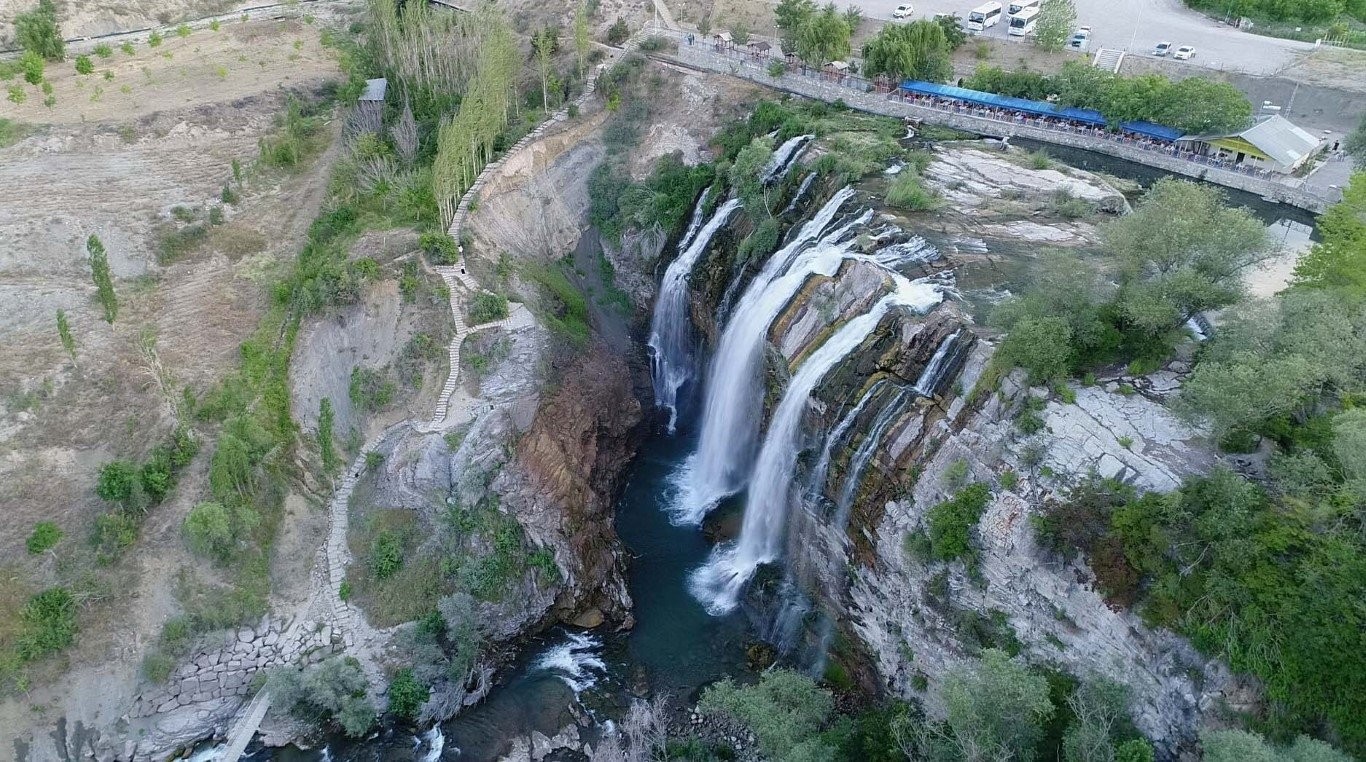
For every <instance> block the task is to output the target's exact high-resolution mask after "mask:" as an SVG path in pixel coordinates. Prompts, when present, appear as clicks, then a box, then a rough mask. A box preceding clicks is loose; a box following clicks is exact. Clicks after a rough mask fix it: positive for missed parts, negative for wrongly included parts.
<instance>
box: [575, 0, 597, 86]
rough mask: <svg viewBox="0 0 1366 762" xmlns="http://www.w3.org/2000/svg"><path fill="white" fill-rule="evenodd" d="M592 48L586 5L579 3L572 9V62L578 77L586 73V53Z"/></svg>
mask: <svg viewBox="0 0 1366 762" xmlns="http://www.w3.org/2000/svg"><path fill="white" fill-rule="evenodd" d="M592 46H593V42H592V40H591V39H589V36H588V8H587V4H586V3H583V2H580V3H579V4H578V5H577V6H575V7H574V61H575V64H576V65H577V66H578V70H579V76H580V77H582V76H583V74H584V72H586V71H588V53H589V52H590V51H591V50H592Z"/></svg>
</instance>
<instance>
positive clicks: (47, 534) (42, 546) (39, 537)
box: [24, 521, 62, 555]
mask: <svg viewBox="0 0 1366 762" xmlns="http://www.w3.org/2000/svg"><path fill="white" fill-rule="evenodd" d="M61 539H62V530H61V529H60V528H59V527H58V526H57V525H56V524H54V523H52V522H51V521H40V522H38V523H37V524H34V525H33V532H32V533H31V534H30V535H29V536H28V541H27V542H25V543H24V545H25V547H27V548H28V552H30V553H33V554H35V555H36V554H38V553H42V552H44V551H47V550H50V549H52V548H53V547H54V546H56V544H57V543H58V541H60V540H61Z"/></svg>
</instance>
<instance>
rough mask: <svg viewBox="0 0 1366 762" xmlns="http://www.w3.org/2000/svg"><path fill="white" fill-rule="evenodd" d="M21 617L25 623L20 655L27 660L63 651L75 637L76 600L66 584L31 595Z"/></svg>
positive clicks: (20, 641) (20, 643) (21, 637)
mask: <svg viewBox="0 0 1366 762" xmlns="http://www.w3.org/2000/svg"><path fill="white" fill-rule="evenodd" d="M19 618H20V620H21V622H22V623H23V625H24V629H23V634H22V635H21V636H20V640H19V655H20V657H21V658H23V659H24V660H25V661H32V660H34V659H40V658H42V657H44V656H46V655H48V654H50V653H55V652H57V651H60V650H62V649H64V648H66V647H67V646H69V645H71V643H72V642H73V641H74V640H75V639H76V600H75V598H73V597H72V596H71V593H70V592H68V591H67V589H66V588H64V587H51V588H48V589H47V590H44V591H43V592H41V593H38V594H37V595H35V596H33V597H32V598H30V599H29V601H28V603H27V604H25V606H24V609H23V611H22V612H21V613H20V615H19Z"/></svg>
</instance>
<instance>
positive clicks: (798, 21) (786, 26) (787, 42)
mask: <svg viewBox="0 0 1366 762" xmlns="http://www.w3.org/2000/svg"><path fill="white" fill-rule="evenodd" d="M815 14H816V3H815V2H813V0H779V3H778V6H777V7H776V8H774V9H773V15H774V23H775V24H776V25H777V27H778V36H779V38H780V39H781V41H782V46H783V51H784V52H786V53H795V52H797V37H798V35H799V33H800V32H801V29H802V27H803V26H804V25H805V24H806V22H807V20H808V19H810V18H811V17H812V16H814V15H815Z"/></svg>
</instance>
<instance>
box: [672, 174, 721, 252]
mask: <svg viewBox="0 0 1366 762" xmlns="http://www.w3.org/2000/svg"><path fill="white" fill-rule="evenodd" d="M712 190H713V188H712V187H711V186H707V187H706V188H705V189H704V190H703V191H702V195H701V196H699V197H698V199H697V206H694V207H693V208H692V217H690V218H689V219H688V229H687V230H685V231H683V237H682V238H680V239H678V249H679V251H684V250H686V249H687V248H688V245H689V244H691V243H692V239H693V236H695V235H697V229H698V228H700V227H702V215H704V214H706V212H707V202H708V201H709V200H711V192H712Z"/></svg>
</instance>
